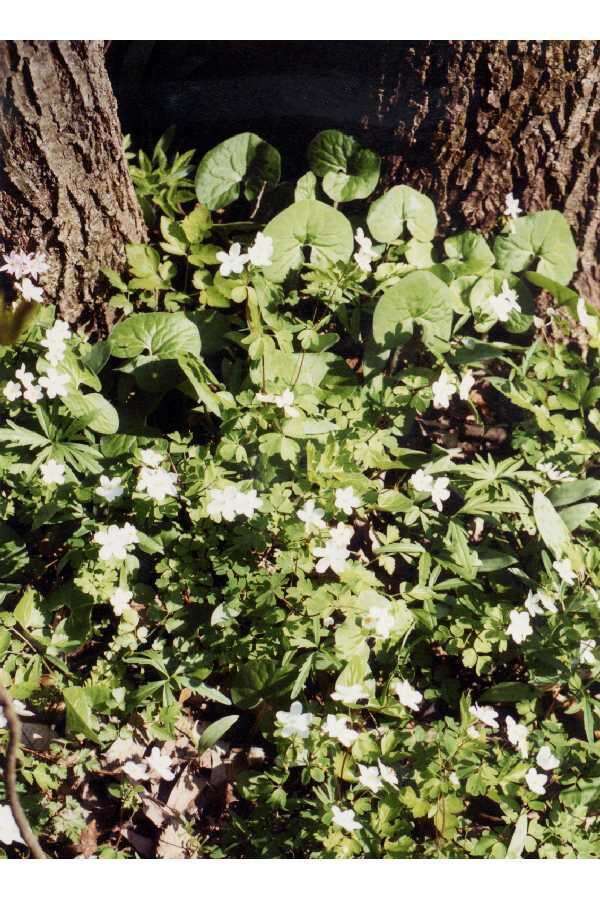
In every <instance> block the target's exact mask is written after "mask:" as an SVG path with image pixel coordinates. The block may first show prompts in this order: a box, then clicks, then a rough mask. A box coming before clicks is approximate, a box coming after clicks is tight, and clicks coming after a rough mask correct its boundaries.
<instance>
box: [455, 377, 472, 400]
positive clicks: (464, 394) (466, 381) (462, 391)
mask: <svg viewBox="0 0 600 900" xmlns="http://www.w3.org/2000/svg"><path fill="white" fill-rule="evenodd" d="M474 384H475V379H474V378H473V375H472V373H471V371H470V370H469V371H467V372H465V374H464V375H463V377H462V378H461V380H460V384H459V386H458V396H459V397H460V399H461V400H468V399H469V394H470V393H471V388H472V387H473V385H474Z"/></svg>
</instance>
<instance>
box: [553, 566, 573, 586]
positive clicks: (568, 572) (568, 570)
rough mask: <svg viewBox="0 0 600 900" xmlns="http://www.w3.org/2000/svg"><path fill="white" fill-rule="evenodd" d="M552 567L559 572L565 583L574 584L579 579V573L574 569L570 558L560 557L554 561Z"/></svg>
mask: <svg viewBox="0 0 600 900" xmlns="http://www.w3.org/2000/svg"><path fill="white" fill-rule="evenodd" d="M552 568H553V569H554V570H555V572H558V576H559V578H560V579H561V581H564V582H565V584H568V585H570V586H573V585H574V584H575V581H576V579H577V575H576V574H575V572H574V571H573V566H572V565H571V560H570V559H560V560H555V561H554V562H553V563H552Z"/></svg>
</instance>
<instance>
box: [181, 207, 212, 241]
mask: <svg viewBox="0 0 600 900" xmlns="http://www.w3.org/2000/svg"><path fill="white" fill-rule="evenodd" d="M211 225H212V217H211V214H210V212H209V210H208V209H207V208H206V207H205V206H196V207H195V208H194V209H193V210H192V211H191V213H189V214H188V215H187V216H185V218H184V219H182V220H181V229H182V231H183V233H184V234H185V236H186V238H187V240H188V242H189V243H190V244H199V243H200V242H201V241H203V240H204V238H205V237H206V235H207V234H208V232H209V231H210V227H211Z"/></svg>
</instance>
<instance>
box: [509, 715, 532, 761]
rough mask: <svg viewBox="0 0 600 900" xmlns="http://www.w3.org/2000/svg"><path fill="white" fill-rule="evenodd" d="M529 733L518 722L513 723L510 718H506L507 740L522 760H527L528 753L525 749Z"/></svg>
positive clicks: (524, 726)
mask: <svg viewBox="0 0 600 900" xmlns="http://www.w3.org/2000/svg"><path fill="white" fill-rule="evenodd" d="M528 734H529V731H528V729H527V726H526V725H521V724H519V723H518V722H515V720H514V719H513V717H512V716H507V717H506V735H507V737H508V740H509V741H510V742H511V744H512V745H513V747H516V748H517V749H518V751H519V753H520V754H521V756H522V757H523V759H526V758H527V754H528V752H529V750H528V748H527V736H528Z"/></svg>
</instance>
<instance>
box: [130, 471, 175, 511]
mask: <svg viewBox="0 0 600 900" xmlns="http://www.w3.org/2000/svg"><path fill="white" fill-rule="evenodd" d="M137 489H138V491H141V492H143V493H146V494H148V496H149V497H150V498H151V499H152V500H157V501H158V502H159V503H162V501H163V500H165V499H166V498H167V497H176V496H177V475H176V474H175V473H174V472H167V470H166V469H150V468H148V466H142V469H141V471H140V474H139V476H138V483H137Z"/></svg>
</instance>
